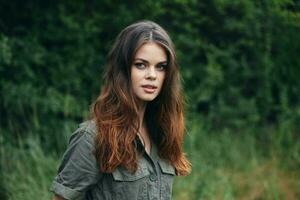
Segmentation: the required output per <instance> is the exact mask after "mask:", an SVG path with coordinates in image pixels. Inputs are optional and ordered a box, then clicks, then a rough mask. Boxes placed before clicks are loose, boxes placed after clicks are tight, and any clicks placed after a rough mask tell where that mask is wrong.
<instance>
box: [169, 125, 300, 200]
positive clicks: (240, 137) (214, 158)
mask: <svg viewBox="0 0 300 200" xmlns="http://www.w3.org/2000/svg"><path fill="white" fill-rule="evenodd" d="M290 125H291V124H290ZM282 126H284V127H282ZM283 129H284V130H285V131H286V132H285V136H283V137H282V139H281V140H280V141H279V139H278V136H280V135H282V134H284V133H282V130H283ZM189 130H190V131H189V134H188V136H187V137H186V143H185V147H186V149H187V151H188V154H189V157H190V160H191V162H192V165H193V167H192V169H193V171H192V173H191V175H189V176H188V177H185V178H182V177H178V178H176V179H175V183H174V199H175V200H177V199H178V200H179V199H180V200H184V199H191V200H196V199H197V200H198V199H207V200H208V199H211V200H215V199H223V200H227V199H230V200H231V199H245V200H251V199H262V200H268V199H270V200H271V199H272V200H273V199H286V200H293V199H300V191H299V188H300V168H299V166H300V165H299V162H298V159H299V158H300V157H299V156H298V155H299V153H300V151H299V148H300V141H299V140H290V139H289V138H286V137H288V136H287V133H288V131H291V130H292V129H291V126H290V128H289V130H288V129H287V126H285V125H280V127H279V128H278V129H274V128H270V127H269V128H261V129H258V128H249V129H248V130H243V131H240V132H234V133H233V132H230V131H229V130H226V129H225V130H222V131H219V132H218V131H213V132H210V133H209V134H208V132H206V131H204V130H205V128H204V127H203V126H202V124H201V123H199V122H198V123H197V122H195V121H194V122H191V123H190V127H189ZM275 130H276V131H275ZM261 131H269V132H271V133H270V134H272V136H271V139H272V140H271V141H269V142H268V143H265V142H263V141H259V139H258V138H259V137H257V133H259V132H261ZM293 134H294V133H293ZM294 135H295V134H294ZM286 140H289V143H287V142H285V145H286V146H288V148H284V147H283V144H282V141H286Z"/></svg>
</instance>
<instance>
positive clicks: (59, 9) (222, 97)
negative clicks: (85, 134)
mask: <svg viewBox="0 0 300 200" xmlns="http://www.w3.org/2000/svg"><path fill="white" fill-rule="evenodd" d="M141 19H149V20H153V21H156V22H158V23H159V24H160V25H162V26H163V27H164V28H166V29H167V30H168V32H169V33H170V35H171V37H172V39H173V40H174V43H175V46H176V50H177V56H178V60H179V64H180V67H181V68H180V71H181V74H182V79H183V89H184V93H185V97H186V114H187V120H186V121H187V137H186V140H185V144H184V145H185V150H186V151H187V154H188V157H189V158H190V160H191V161H192V164H193V172H192V174H191V175H190V176H188V177H185V178H181V177H179V178H176V180H175V184H174V195H173V196H174V199H191V200H193V199H287V200H289V199H299V198H300V193H299V190H298V188H299V187H300V181H299V180H300V171H299V169H300V168H299V167H300V135H299V132H300V127H299V123H297V122H299V120H300V96H299V94H300V81H299V78H298V77H299V75H300V59H299V58H298V57H299V55H298V54H299V53H298V52H300V34H299V30H300V3H299V2H298V1H296V0H255V1H252V0H243V1H230V0H211V1H196V0H175V1H166V0H158V1H150V0H146V1H128V2H127V1H106V0H103V1H95V0H86V1H33V0H29V1H26V2H23V3H22V4H21V3H19V2H18V1H15V0H10V1H6V2H1V3H0V93H1V97H0V113H1V120H0V133H1V134H0V199H4V200H5V199H11V200H15V199H24V200H27V199H36V198H37V196H38V198H39V199H50V198H51V194H50V192H49V191H48V190H49V187H50V184H51V181H52V179H53V177H54V175H55V172H56V169H57V166H58V164H59V162H60V158H61V155H62V153H63V152H64V150H65V148H66V145H67V140H68V137H69V136H70V134H71V133H72V132H73V131H74V130H75V128H76V126H77V124H78V123H80V122H81V121H83V120H84V119H86V117H87V116H88V111H89V105H90V104H91V102H92V101H93V100H94V99H95V97H96V96H97V95H98V93H99V88H100V85H101V73H102V70H103V68H104V67H105V66H104V63H105V56H106V54H107V52H108V50H109V49H110V47H111V44H112V42H113V40H114V38H115V37H116V35H117V34H118V32H119V31H120V30H122V29H123V28H124V27H125V26H127V25H128V24H130V23H132V22H134V21H137V20H141Z"/></svg>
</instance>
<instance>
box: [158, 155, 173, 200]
mask: <svg viewBox="0 0 300 200" xmlns="http://www.w3.org/2000/svg"><path fill="white" fill-rule="evenodd" d="M158 164H159V167H160V170H161V196H162V199H164V200H170V199H171V197H172V185H173V179H174V176H175V168H174V167H173V166H172V165H170V164H168V163H167V162H165V161H163V160H159V161H158Z"/></svg>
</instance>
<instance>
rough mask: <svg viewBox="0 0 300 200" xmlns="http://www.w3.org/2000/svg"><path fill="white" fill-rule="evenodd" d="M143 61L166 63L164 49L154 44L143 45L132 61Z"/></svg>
mask: <svg viewBox="0 0 300 200" xmlns="http://www.w3.org/2000/svg"><path fill="white" fill-rule="evenodd" d="M138 58H141V59H144V60H147V61H154V62H163V61H167V54H166V51H165V49H164V48H163V47H162V46H160V45H159V44H157V43H155V42H147V43H145V44H143V45H142V46H141V47H140V48H139V49H138V50H137V52H136V54H135V56H134V59H138Z"/></svg>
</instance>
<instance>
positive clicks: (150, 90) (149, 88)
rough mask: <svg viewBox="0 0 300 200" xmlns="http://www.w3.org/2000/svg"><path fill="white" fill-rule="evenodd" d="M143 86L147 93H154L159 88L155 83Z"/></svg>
mask: <svg viewBox="0 0 300 200" xmlns="http://www.w3.org/2000/svg"><path fill="white" fill-rule="evenodd" d="M142 88H143V89H144V91H145V92H146V93H154V92H155V90H156V89H157V87H156V86H154V85H142Z"/></svg>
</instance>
